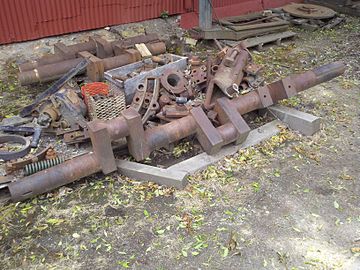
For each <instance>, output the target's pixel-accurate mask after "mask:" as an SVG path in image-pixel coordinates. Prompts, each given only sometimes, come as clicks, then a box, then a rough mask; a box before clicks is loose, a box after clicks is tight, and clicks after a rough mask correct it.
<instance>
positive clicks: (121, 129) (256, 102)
mask: <svg viewBox="0 0 360 270" xmlns="http://www.w3.org/2000/svg"><path fill="white" fill-rule="evenodd" d="M344 70H345V66H344V64H343V63H341V62H335V63H332V64H328V65H325V66H322V67H319V68H316V69H315V70H312V71H308V72H305V73H303V74H300V75H293V76H291V77H288V78H285V79H284V80H288V79H291V80H292V82H293V84H294V85H295V87H296V90H297V91H298V92H300V91H303V90H305V89H307V88H308V87H311V86H314V85H316V84H319V83H322V82H325V81H327V80H330V79H332V78H334V77H336V76H339V75H341V74H342V73H343V72H344ZM279 82H282V81H278V82H275V83H273V84H271V85H269V92H270V94H271V96H272V98H273V101H274V102H275V103H276V102H278V101H279V100H280V99H281V98H283V96H282V94H278V92H284V91H283V85H282V84H280V83H279ZM277 87H279V88H277ZM230 102H231V104H232V106H235V108H236V109H237V111H238V112H239V113H240V114H245V113H248V112H250V111H253V110H256V109H259V108H262V107H263V105H262V103H261V99H260V97H259V94H258V92H257V91H254V92H250V93H248V94H245V95H242V96H240V97H238V98H235V99H233V100H231V101H230ZM96 124H97V125H101V126H102V127H105V128H107V130H108V132H109V135H110V137H111V139H112V140H118V139H120V138H122V137H125V136H128V135H129V130H128V129H129V127H128V125H127V124H126V121H125V119H124V118H123V117H118V118H116V119H113V120H110V121H107V122H99V121H97V123H96ZM196 130H197V125H196V122H195V119H194V118H193V117H192V116H191V115H189V116H186V117H183V118H181V119H178V120H176V121H173V122H170V123H168V124H165V125H163V126H159V127H156V128H153V129H148V130H146V131H145V141H146V144H147V146H148V147H149V148H150V149H151V150H154V149H156V148H159V147H163V146H166V145H168V144H170V143H172V142H175V141H178V140H180V139H183V138H185V137H188V136H190V135H192V134H195V133H196ZM217 130H218V131H219V133H220V135H221V136H222V138H223V139H224V144H226V143H229V142H232V141H234V140H235V139H236V136H237V132H236V130H235V128H234V127H233V125H232V124H231V123H226V124H224V125H222V126H220V127H218V128H217ZM100 170H101V167H100V163H99V161H98V160H97V158H96V156H95V155H94V154H93V153H89V154H87V155H84V156H80V157H77V158H74V159H71V160H69V161H67V162H65V163H62V164H60V165H58V166H55V167H52V168H50V169H47V170H45V171H41V172H39V173H36V174H34V175H31V176H29V177H25V178H23V179H21V180H18V181H16V182H12V183H10V184H9V186H8V189H9V192H10V194H11V199H12V201H20V200H24V199H27V198H30V197H33V196H35V195H39V194H42V193H45V192H47V191H50V190H52V189H54V188H57V187H59V186H62V185H66V184H68V183H71V182H73V181H75V180H78V179H80V178H82V177H85V176H89V175H91V174H94V173H96V172H98V171H100Z"/></svg>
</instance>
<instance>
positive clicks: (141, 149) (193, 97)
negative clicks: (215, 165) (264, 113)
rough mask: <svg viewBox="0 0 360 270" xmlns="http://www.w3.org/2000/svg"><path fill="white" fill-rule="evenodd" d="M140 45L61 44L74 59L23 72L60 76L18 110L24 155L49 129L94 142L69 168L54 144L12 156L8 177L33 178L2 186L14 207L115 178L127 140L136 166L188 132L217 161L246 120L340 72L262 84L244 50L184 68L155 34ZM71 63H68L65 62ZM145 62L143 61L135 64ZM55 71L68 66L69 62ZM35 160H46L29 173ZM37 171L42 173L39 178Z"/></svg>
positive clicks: (245, 129)
mask: <svg viewBox="0 0 360 270" xmlns="http://www.w3.org/2000/svg"><path fill="white" fill-rule="evenodd" d="M140 39H142V40H144V39H145V40H148V39H150V38H149V37H148V36H142V37H141V38H140V37H136V38H133V39H132V40H131V42H130V41H126V40H125V41H121V42H120V44H121V45H119V43H117V42H115V43H111V45H109V43H106V42H105V41H103V40H101V42H98V39H96V40H95V43H96V42H98V43H96V44H97V46H95V48H94V47H93V46H92V45H93V44H94V43H93V41H89V43H86V46H88V47H86V49H88V50H90V51H91V50H92V51H91V52H92V53H94V50H97V51H96V56H94V55H92V54H91V52H82V50H84V46H85V45H84V44H83V45H81V46H76V45H73V47H71V46H68V47H66V48H65V47H63V46H60V48H61V51H62V52H68V51H69V50H70V51H71V52H72V53H68V54H63V53H59V54H55V55H53V56H51V57H50V58H46V59H47V60H46V61H45V60H41V61H35V62H29V63H26V64H24V65H22V66H20V71H21V72H20V76H19V78H20V81H21V82H22V83H28V82H30V81H31V82H35V81H47V80H50V79H55V78H59V79H58V81H57V82H55V84H53V85H52V86H51V87H50V88H49V89H48V90H47V91H45V92H44V93H42V94H41V95H40V96H39V97H38V98H37V99H36V100H35V102H34V103H33V104H31V105H29V106H27V107H25V108H24V109H23V110H22V112H21V116H22V117H28V118H29V119H31V121H33V123H34V125H33V127H30V129H31V130H27V131H26V132H27V134H29V133H34V139H33V140H32V142H30V141H29V140H28V139H26V142H24V143H25V144H26V145H25V147H24V148H26V149H29V146H28V144H31V143H32V144H33V145H35V144H34V141H35V142H36V141H38V138H39V136H41V134H43V133H44V132H47V133H51V132H53V134H56V135H58V136H60V135H61V136H64V141H66V142H76V143H80V142H84V141H86V139H90V140H91V144H92V151H91V152H88V153H86V154H84V155H80V156H78V157H74V158H71V159H69V160H67V161H65V162H64V159H63V158H62V157H60V158H59V157H58V160H53V161H52V159H53V158H54V157H57V155H56V154H54V151H53V150H52V149H53V148H52V147H50V148H45V149H44V150H42V151H40V152H38V154H36V155H35V156H32V157H31V158H30V159H29V158H27V159H26V160H27V161H26V162H23V161H22V160H18V158H19V157H21V156H25V155H26V154H27V153H28V150H26V151H27V152H26V151H25V152H21V151H22V150H20V152H21V154H19V155H16V156H13V159H15V160H12V161H10V162H9V163H8V165H7V167H8V173H13V172H14V171H16V170H18V169H19V168H24V167H25V166H28V167H27V169H25V171H26V173H27V174H31V173H33V172H36V171H39V172H37V173H35V174H31V175H29V176H26V177H24V178H22V179H16V180H14V181H11V182H9V183H8V184H7V185H5V186H4V190H5V193H6V194H7V195H8V196H9V197H10V198H11V200H13V201H20V200H24V199H27V198H30V197H33V196H36V195H38V194H42V193H45V192H48V191H50V190H53V189H55V188H57V187H59V186H62V185H66V184H68V183H71V182H73V181H76V180H78V179H80V178H82V177H86V176H89V175H91V174H94V173H96V172H99V171H102V172H103V173H104V174H108V173H111V172H114V171H116V170H117V166H116V160H115V156H114V152H113V143H114V142H116V141H118V140H120V139H124V138H126V141H127V147H128V152H129V154H130V155H131V156H132V157H133V158H134V159H135V160H136V161H142V160H144V159H146V158H147V157H149V156H150V154H151V152H153V151H154V150H156V149H160V148H162V147H168V146H169V145H170V144H172V143H176V142H178V141H179V140H181V139H184V138H186V137H189V136H191V135H196V138H197V140H198V141H199V143H200V144H201V146H202V148H203V150H204V151H205V152H206V153H208V154H210V155H212V154H215V153H217V152H218V151H220V149H221V148H222V147H223V146H225V145H228V144H230V143H236V144H240V143H242V142H244V140H245V139H246V138H247V136H248V134H249V132H250V127H249V126H248V125H247V123H246V121H245V120H244V119H243V117H242V115H243V114H246V113H248V112H251V111H254V110H258V109H262V108H266V107H269V106H271V105H273V104H275V103H277V102H278V101H280V100H282V99H286V98H289V97H292V96H294V95H296V94H297V93H298V92H301V91H303V90H305V89H308V88H310V87H312V86H314V85H317V84H319V83H322V82H325V81H328V80H331V79H332V78H334V77H336V76H339V75H341V74H342V73H343V72H344V70H345V66H344V64H343V63H341V62H335V63H331V64H328V65H325V66H322V67H319V68H317V69H315V70H313V71H307V72H305V73H303V74H300V75H292V76H289V77H287V78H284V79H282V80H279V81H277V82H274V83H272V84H269V85H264V84H263V82H264V80H263V79H262V77H261V71H262V68H261V67H260V66H258V65H257V64H256V63H254V62H253V61H252V58H251V54H250V52H249V51H248V50H247V47H246V44H245V43H240V44H239V45H237V46H236V47H233V48H229V47H225V48H223V49H222V50H221V51H220V52H219V53H217V54H216V55H215V56H214V57H209V58H208V59H207V60H206V61H202V60H201V59H199V58H198V57H191V58H190V59H189V60H188V61H187V60H186V58H184V57H181V56H176V55H172V54H166V53H165V51H166V48H164V47H165V45H164V43H161V42H160V41H159V40H157V38H156V37H154V36H153V37H152V39H151V40H152V41H151V42H152V43H150V44H147V45H145V44H144V43H142V44H139V43H138V42H139V40H140ZM124 44H125V45H124ZM129 44H131V46H135V48H136V49H135V48H132V49H129V48H128V46H129ZM107 45H109V46H107ZM120 47H121V49H120ZM69 48H70V49H69ZM110 48H111V49H110ZM74 52H76V53H74ZM111 54H115V55H117V56H110V55H111ZM64 55H65V56H64ZM70 56H71V57H74V58H72V59H70V60H64V58H61V57H70ZM109 56H110V57H109ZM99 57H102V58H99ZM141 58H142V61H137V60H140V59H141ZM42 59H45V58H42ZM49 59H51V60H49ZM108 59H112V60H108ZM114 59H116V61H115V60H114ZM119 59H122V60H121V61H118V60H119ZM124 59H126V61H125V60H124ZM55 60H56V61H60V63H64V62H66V61H71V63H72V64H71V65H67V66H66V69H65V68H59V69H57V70H56V72H55V71H51V72H50V71H49V70H48V73H47V74H45V73H44V71H45V70H46V69H47V68H45V67H46V66H49V61H50V62H51V61H53V62H55ZM113 61H115V62H116V68H114V66H115V64H112V65H109V63H110V62H111V63H115V62H113ZM136 61H137V62H136ZM129 62H134V63H129ZM67 63H70V62H67ZM125 64H128V65H125ZM50 65H56V64H50ZM59 65H60V66H61V65H64V67H65V64H59ZM85 67H86V69H87V71H86V73H87V78H88V79H90V80H91V81H92V82H91V83H88V84H84V85H83V86H82V87H81V91H80V89H79V87H78V86H77V85H69V83H68V82H69V80H70V79H71V78H73V77H74V76H75V75H76V74H82V73H83V72H84V69H85ZM110 67H111V68H110ZM25 69H27V71H24V70H25ZM29 69H30V71H29ZM39 70H42V73H40V72H39ZM106 70H108V71H107V72H105V71H106ZM50 73H51V74H50ZM24 74H27V75H24ZM28 74H32V75H31V76H30V75H29V76H28ZM34 74H35V75H34ZM24 78H27V79H24ZM29 78H32V79H31V80H30V79H29ZM35 79H36V80H35ZM105 79H106V80H105ZM104 80H105V83H104V82H102V81H104ZM119 97H120V98H119ZM20 119H21V120H19V119H18V122H17V125H18V126H16V127H14V126H10V127H12V128H14V129H21V128H29V127H24V126H20V125H21V123H23V122H21V121H23V119H24V118H20ZM10 127H9V126H8V127H7V128H10ZM4 129H5V128H4ZM13 131H16V130H13ZM40 131H41V132H40ZM39 134H40V135H39ZM35 135H36V136H35ZM6 136H17V135H6ZM20 138H22V137H20ZM8 139H9V138H8ZM10 141H11V140H10ZM13 141H14V142H18V141H16V140H15V139H14V140H13ZM2 142H3V141H0V143H2ZM20 143H21V142H20ZM34 147H35V146H34ZM48 147H49V146H48ZM18 152H19V151H18ZM0 154H3V153H1V152H0ZM12 154H14V153H12ZM2 158H3V159H4V155H3V156H2ZM11 159H12V158H9V157H7V158H5V160H11ZM40 160H44V162H43V163H41V164H36V165H32V166H30V167H29V164H32V163H34V162H37V161H40ZM49 160H50V161H49ZM43 168H47V169H46V170H44V171H41V169H43Z"/></svg>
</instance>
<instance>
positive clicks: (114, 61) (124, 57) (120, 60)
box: [103, 50, 141, 70]
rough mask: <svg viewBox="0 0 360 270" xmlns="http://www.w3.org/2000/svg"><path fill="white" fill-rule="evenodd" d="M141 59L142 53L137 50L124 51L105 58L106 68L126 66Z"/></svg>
mask: <svg viewBox="0 0 360 270" xmlns="http://www.w3.org/2000/svg"><path fill="white" fill-rule="evenodd" d="M140 60H141V54H140V53H139V52H138V51H137V50H131V53H124V54H121V55H118V56H114V57H110V58H105V59H104V60H103V63H104V70H110V69H113V68H117V67H121V66H125V65H128V64H131V63H134V62H137V61H140Z"/></svg>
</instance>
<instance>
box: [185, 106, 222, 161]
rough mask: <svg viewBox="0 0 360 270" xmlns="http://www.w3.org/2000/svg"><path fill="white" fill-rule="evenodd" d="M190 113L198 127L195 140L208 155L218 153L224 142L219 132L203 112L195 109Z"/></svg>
mask: <svg viewBox="0 0 360 270" xmlns="http://www.w3.org/2000/svg"><path fill="white" fill-rule="evenodd" d="M190 113H191V115H192V116H193V118H194V119H195V121H196V124H197V126H198V129H197V139H198V141H199V142H200V144H201V146H202V147H203V148H204V150H205V152H206V153H208V154H209V155H212V154H215V153H217V152H219V151H220V149H221V146H222V145H223V142H224V141H223V139H222V137H221V135H220V133H219V131H218V130H217V129H216V128H215V127H214V126H213V124H212V123H211V122H210V120H209V118H208V117H207V116H206V114H205V112H204V111H203V110H202V109H201V108H200V107H195V108H193V109H192V110H191V111H190Z"/></svg>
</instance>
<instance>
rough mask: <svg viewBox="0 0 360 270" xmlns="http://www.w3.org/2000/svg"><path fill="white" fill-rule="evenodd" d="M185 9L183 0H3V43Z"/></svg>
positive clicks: (0, 21)
mask: <svg viewBox="0 0 360 270" xmlns="http://www.w3.org/2000/svg"><path fill="white" fill-rule="evenodd" d="M165 10H166V11H168V12H169V14H180V13H183V12H186V10H185V7H184V0H180V1H179V0H1V7H0V44H5V43H11V42H16V41H24V40H31V39H36V38H41V37H46V36H53V35H59V34H64V33H70V32H77V31H82V30H88V29H95V28H101V27H104V26H108V25H115V24H122V23H130V22H136V21H142V20H147V19H152V18H157V17H159V16H160V14H161V12H162V11H165Z"/></svg>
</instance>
